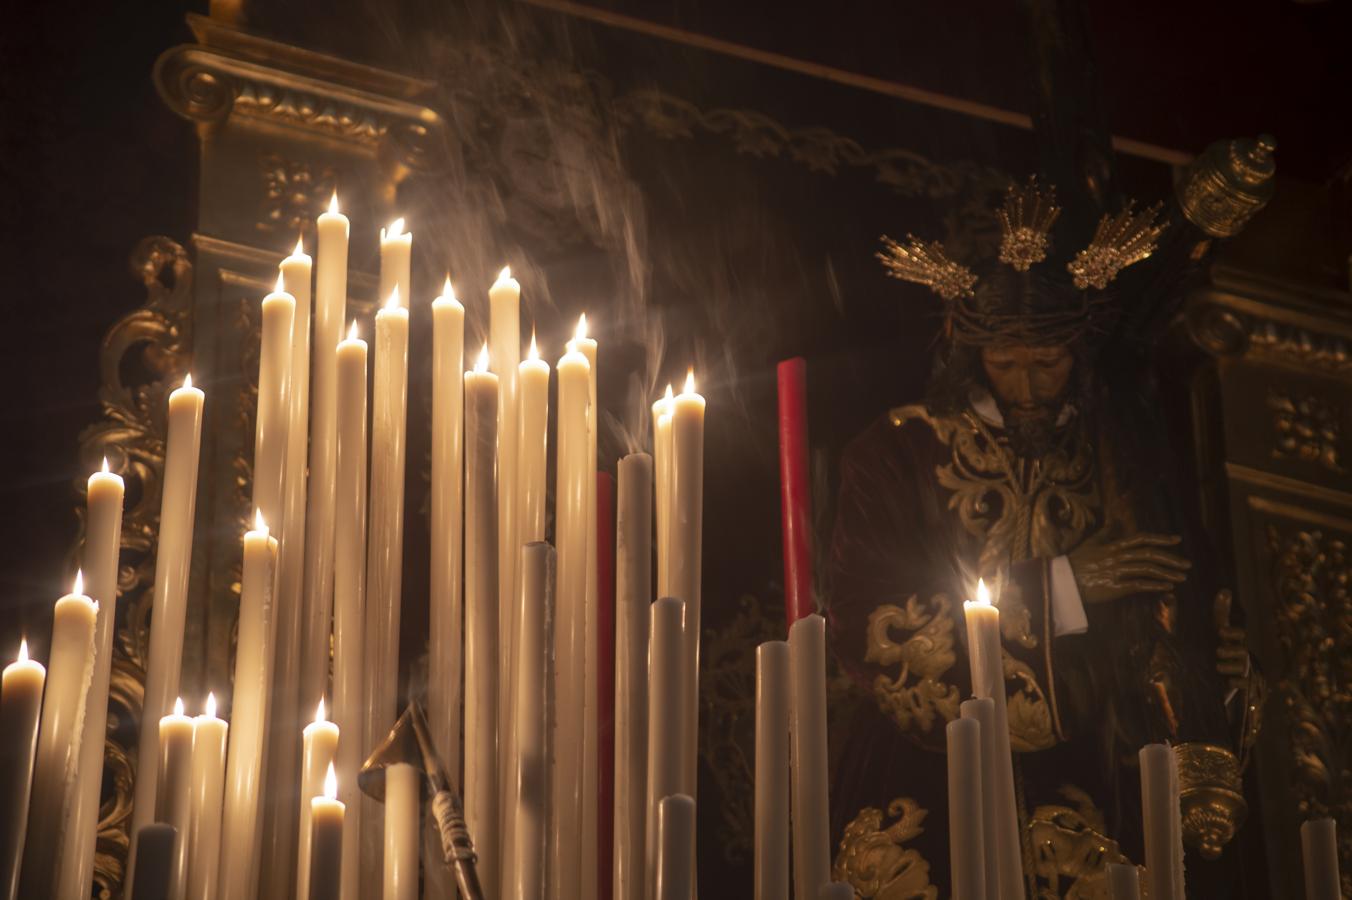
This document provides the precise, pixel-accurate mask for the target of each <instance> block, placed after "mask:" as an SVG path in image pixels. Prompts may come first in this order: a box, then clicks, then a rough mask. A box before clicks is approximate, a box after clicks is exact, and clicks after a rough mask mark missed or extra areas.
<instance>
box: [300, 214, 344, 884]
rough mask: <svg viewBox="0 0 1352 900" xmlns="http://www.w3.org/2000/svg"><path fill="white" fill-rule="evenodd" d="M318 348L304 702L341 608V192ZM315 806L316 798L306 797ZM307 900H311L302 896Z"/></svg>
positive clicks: (325, 658)
mask: <svg viewBox="0 0 1352 900" xmlns="http://www.w3.org/2000/svg"><path fill="white" fill-rule="evenodd" d="M316 230H317V231H318V239H319V250H318V257H317V259H316V261H315V296H314V348H313V359H312V362H311V370H312V373H313V374H312V377H313V379H314V384H313V386H312V391H311V397H310V417H311V418H310V471H309V489H308V491H307V493H306V512H305V522H306V527H305V631H304V633H303V634H302V635H301V676H300V695H299V696H300V703H301V706H302V708H304V707H306V706H308V705H309V703H311V702H312V701H313V699H314V698H317V697H320V696H323V695H324V694H325V693H327V691H328V678H329V616H330V614H331V613H332V611H333V550H334V538H333V533H334V532H333V529H334V524H333V509H334V500H335V492H334V484H335V471H336V465H337V446H338V389H337V379H338V342H339V341H340V340H342V337H343V319H344V316H345V315H346V312H347V245H348V235H349V225H348V221H347V216H345V215H343V214H342V213H340V212H339V211H338V194H337V193H336V192H335V193H334V195H333V199H332V200H331V201H330V202H329V209H328V211H327V212H325V213H321V214H320V216H319V220H318V221H317V222H316ZM300 799H301V800H302V802H303V803H305V804H306V806H305V807H304V808H306V809H308V803H309V800H310V798H308V797H302V798H300ZM301 900H304V898H301Z"/></svg>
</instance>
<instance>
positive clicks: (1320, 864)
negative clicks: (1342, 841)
mask: <svg viewBox="0 0 1352 900" xmlns="http://www.w3.org/2000/svg"><path fill="white" fill-rule="evenodd" d="M1300 850H1301V861H1302V862H1303V863H1304V865H1305V900H1339V898H1341V897H1342V895H1343V888H1342V882H1341V880H1340V879H1339V877H1338V823H1337V822H1335V821H1334V820H1333V819H1328V818H1325V819H1310V820H1309V821H1307V822H1302V823H1301V826H1300ZM1114 900H1116V898H1114Z"/></svg>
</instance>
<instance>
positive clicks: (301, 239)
mask: <svg viewBox="0 0 1352 900" xmlns="http://www.w3.org/2000/svg"><path fill="white" fill-rule="evenodd" d="M291 255H292V256H304V255H305V236H304V235H301V234H298V235H296V249H295V250H292V251H291Z"/></svg>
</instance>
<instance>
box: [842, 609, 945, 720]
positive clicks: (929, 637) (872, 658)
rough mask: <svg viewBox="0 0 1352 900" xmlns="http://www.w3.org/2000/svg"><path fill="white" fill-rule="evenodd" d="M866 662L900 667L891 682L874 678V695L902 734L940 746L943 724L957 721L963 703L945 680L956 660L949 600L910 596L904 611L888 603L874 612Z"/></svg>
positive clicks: (869, 622) (885, 678)
mask: <svg viewBox="0 0 1352 900" xmlns="http://www.w3.org/2000/svg"><path fill="white" fill-rule="evenodd" d="M864 659H865V661H866V662H871V663H874V664H876V665H878V666H879V667H882V668H888V667H892V666H898V667H899V669H898V671H897V675H896V677H895V678H889V677H888V675H887V674H879V675H877V676H876V677H875V678H874V679H873V695H874V697H875V698H876V699H877V701H878V706H879V707H880V708H881V709H882V711H883V712H884V713H886V714H887V715H888V717H889V718H891V719H892V721H893V722H895V723H896V725H897V727H898V728H900V729H901V731H902V733H903V734H905V735H907V737H909V738H911V739H912V740H915V741H917V742H919V743H922V744H925V745H929V744H936V742H937V744H942V738H943V735H942V732H943V729H942V726H944V725H947V724H948V723H949V722H951V721H953V720H954V719H956V718H957V716H958V705H959V703H960V702H961V699H962V698H961V697H960V696H959V695H958V689H957V687H956V686H954V685H952V684H949V683H947V682H945V681H944V680H943V676H944V673H946V672H947V671H948V670H949V669H951V668H953V664H954V663H955V662H956V661H957V655H956V654H955V653H954V651H953V615H952V601H950V600H949V598H948V596H947V595H945V594H935V595H934V596H933V597H931V598H930V599H929V600H926V601H921V600H919V599H918V598H916V597H914V596H912V597H910V598H909V599H907V601H906V605H905V607H900V606H895V605H893V604H891V603H886V604H883V605H881V606H879V607H878V608H877V609H875V610H873V612H872V613H870V614H869V617H868V644H867V650H866V652H865V655H864ZM936 723H937V724H939V725H940V726H941V727H940V728H939V729H936V728H935V727H934V726H935V724H936ZM926 738H933V740H930V741H928V742H927V741H926V740H925V739H926Z"/></svg>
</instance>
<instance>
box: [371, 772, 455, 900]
mask: <svg viewBox="0 0 1352 900" xmlns="http://www.w3.org/2000/svg"><path fill="white" fill-rule="evenodd" d="M419 778H420V776H419V774H418V770H417V769H415V768H413V767H412V766H410V765H409V764H408V763H395V764H394V765H392V766H388V767H387V768H386V769H385V894H384V900H414V898H416V897H417V896H418V800H419V797H420V788H421V783H420V781H419ZM471 827H472V826H471ZM472 833H473V832H472V831H471V834H472Z"/></svg>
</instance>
